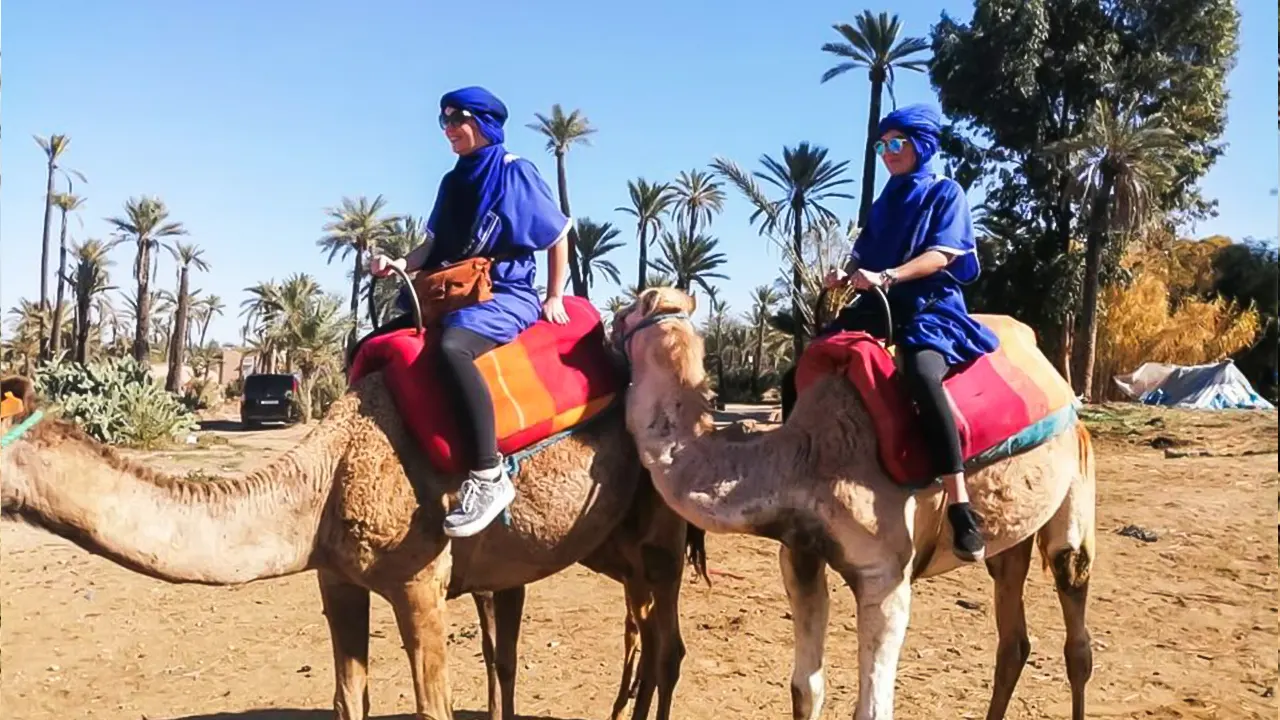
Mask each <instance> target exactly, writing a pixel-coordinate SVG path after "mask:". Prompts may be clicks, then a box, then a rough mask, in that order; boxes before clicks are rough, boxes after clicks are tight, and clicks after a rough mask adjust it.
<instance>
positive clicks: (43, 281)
mask: <svg viewBox="0 0 1280 720" xmlns="http://www.w3.org/2000/svg"><path fill="white" fill-rule="evenodd" d="M54 167H55V166H54V164H53V158H49V181H48V183H47V184H46V187H45V191H44V224H43V225H41V227H43V228H44V241H43V244H42V245H41V248H40V355H41V356H42V357H46V356H47V355H46V353H47V351H48V345H47V343H48V337H49V336H48V332H49V330H48V328H47V327H45V315H44V314H45V312H47V311H48V310H49V220H50V216H51V215H52V214H53V171H54Z"/></svg>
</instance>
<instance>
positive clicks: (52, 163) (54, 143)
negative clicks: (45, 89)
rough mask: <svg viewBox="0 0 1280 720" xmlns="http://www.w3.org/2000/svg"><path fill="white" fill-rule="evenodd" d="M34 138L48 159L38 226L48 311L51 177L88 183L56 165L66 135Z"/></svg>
mask: <svg viewBox="0 0 1280 720" xmlns="http://www.w3.org/2000/svg"><path fill="white" fill-rule="evenodd" d="M34 137H35V140H36V144H37V145H39V146H40V149H41V150H44V154H45V156H46V157H47V158H48V164H47V168H48V173H47V180H46V183H45V192H44V223H43V224H42V225H41V226H40V227H42V228H44V240H43V244H42V245H41V249H40V307H42V308H44V309H45V310H48V309H49V230H50V228H49V218H50V216H51V215H52V214H53V205H54V201H53V197H54V193H53V176H54V173H56V172H58V171H60V170H62V171H63V175H64V176H65V175H66V173H71V174H74V175H75V176H76V177H78V178H80V181H81V182H88V181H87V180H85V179H84V176H83V175H81V174H80V173H79V172H77V171H75V170H70V169H67V170H63V168H61V167H60V166H59V165H58V158H59V157H61V156H62V153H64V152H66V150H67V146H69V145H70V144H71V138H70V137H68V136H66V135H58V134H54V135H50V136H49V137H47V138H45V137H41V136H39V135H36V136H34ZM67 192H68V193H70V192H71V179H70V178H67ZM37 320H38V321H39V322H40V323H41V325H40V333H39V338H40V352H41V353H42V354H43V353H44V352H45V351H46V347H47V346H46V344H45V343H46V338H45V333H46V329H45V325H44V324H43V323H44V322H45V319H44V317H43V316H41V317H40V318H37Z"/></svg>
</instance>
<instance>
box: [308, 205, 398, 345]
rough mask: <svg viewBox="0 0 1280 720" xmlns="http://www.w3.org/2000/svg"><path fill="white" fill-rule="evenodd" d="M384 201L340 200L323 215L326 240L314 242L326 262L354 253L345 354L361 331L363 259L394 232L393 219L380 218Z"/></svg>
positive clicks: (370, 305) (370, 301)
mask: <svg viewBox="0 0 1280 720" xmlns="http://www.w3.org/2000/svg"><path fill="white" fill-rule="evenodd" d="M386 204H387V201H386V200H385V199H383V197H382V196H381V195H379V196H378V197H376V198H374V199H373V202H369V200H368V199H367V198H366V197H364V196H363V195H361V196H360V198H359V199H357V200H355V201H352V200H351V199H350V198H345V197H344V198H342V207H339V208H328V209H327V210H326V211H325V212H326V213H327V214H328V215H329V217H330V218H333V219H332V220H331V221H329V222H328V223H326V224H325V226H324V230H325V236H324V237H322V238H320V239H319V240H317V241H316V244H317V245H319V246H320V248H321V249H323V250H327V251H329V259H328V262H330V263H332V262H333V259H334V258H335V257H337V256H338V255H341V256H342V259H343V260H345V259H347V256H348V255H351V254H352V253H353V252H354V253H355V262H354V263H353V265H352V270H351V333H350V335H349V336H348V338H347V346H348V350H350V349H352V348H354V347H355V344H356V335H357V333H358V332H359V330H360V322H359V318H360V313H359V309H360V285H361V284H362V283H361V280H362V279H363V277H364V257H365V254H367V253H372V252H374V251H375V250H377V249H378V248H379V247H380V246H381V245H382V243H383V242H385V241H386V239H387V237H388V236H389V235H391V233H392V231H393V230H394V229H395V218H392V217H383V216H381V215H379V213H381V212H382V209H383V207H385V206H386ZM369 308H370V309H369V315H370V316H372V315H373V313H374V312H375V310H374V307H373V296H372V295H371V296H370V297H369Z"/></svg>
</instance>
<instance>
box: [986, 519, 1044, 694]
mask: <svg viewBox="0 0 1280 720" xmlns="http://www.w3.org/2000/svg"><path fill="white" fill-rule="evenodd" d="M1034 545H1035V538H1034V537H1029V538H1027V539H1026V540H1024V541H1022V542H1021V543H1020V544H1018V545H1017V546H1015V547H1012V548H1009V549H1008V550H1006V551H1005V552H1002V553H1000V554H999V555H996V556H995V557H992V558H989V559H988V560H987V572H988V573H990V574H991V579H992V580H994V581H995V586H996V587H995V590H996V599H995V607H996V632H997V633H999V636H1000V642H999V646H998V647H997V649H996V677H995V682H994V684H993V686H992V689H991V705H990V707H988V709H987V720H1004V716H1005V713H1006V712H1008V710H1009V700H1011V699H1012V698H1013V689H1014V687H1016V686H1017V685H1018V678H1019V677H1021V676H1022V668H1023V667H1024V666H1025V665H1026V664H1027V658H1028V657H1030V655H1031V640H1030V638H1028V637H1027V615H1026V608H1025V607H1024V605H1023V602H1022V593H1023V588H1024V587H1025V585H1026V582H1027V570H1028V569H1029V568H1030V567H1031V551H1032V549H1033V547H1034Z"/></svg>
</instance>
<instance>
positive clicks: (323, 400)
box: [311, 372, 347, 420]
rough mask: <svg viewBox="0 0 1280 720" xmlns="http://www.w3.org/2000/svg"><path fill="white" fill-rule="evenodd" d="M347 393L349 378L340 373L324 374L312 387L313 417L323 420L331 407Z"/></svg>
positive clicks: (321, 374)
mask: <svg viewBox="0 0 1280 720" xmlns="http://www.w3.org/2000/svg"><path fill="white" fill-rule="evenodd" d="M346 391H347V378H346V376H345V375H343V374H342V373H340V372H323V373H320V375H319V377H317V378H316V379H315V382H314V383H313V385H312V387H311V416H312V418H313V419H317V420H319V419H323V418H324V416H325V413H327V412H329V407H330V406H331V405H333V404H334V403H335V402H337V401H338V398H340V397H342V395H343V393H345V392H346Z"/></svg>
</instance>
